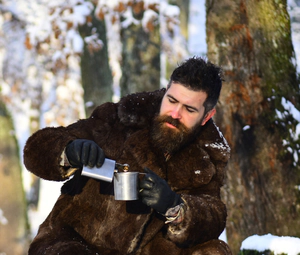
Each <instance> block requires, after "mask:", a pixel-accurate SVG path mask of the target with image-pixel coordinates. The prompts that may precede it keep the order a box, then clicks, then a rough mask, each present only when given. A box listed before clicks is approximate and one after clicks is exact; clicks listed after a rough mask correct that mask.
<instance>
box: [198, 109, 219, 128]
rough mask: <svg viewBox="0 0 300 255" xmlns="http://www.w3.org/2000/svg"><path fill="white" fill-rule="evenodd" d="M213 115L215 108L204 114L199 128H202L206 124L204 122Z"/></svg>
mask: <svg viewBox="0 0 300 255" xmlns="http://www.w3.org/2000/svg"><path fill="white" fill-rule="evenodd" d="M215 113H216V109H215V108H213V109H212V110H210V111H209V112H208V113H206V115H205V117H204V119H203V120H202V123H201V126H204V125H205V124H206V122H207V121H209V120H210V119H211V118H212V117H213V116H214V115H215Z"/></svg>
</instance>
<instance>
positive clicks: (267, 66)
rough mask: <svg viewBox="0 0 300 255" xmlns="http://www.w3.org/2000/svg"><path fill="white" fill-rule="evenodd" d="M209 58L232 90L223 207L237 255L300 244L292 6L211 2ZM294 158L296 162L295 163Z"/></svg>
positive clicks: (224, 116) (226, 114)
mask: <svg viewBox="0 0 300 255" xmlns="http://www.w3.org/2000/svg"><path fill="white" fill-rule="evenodd" d="M206 7H207V45H208V58H209V60H210V61H212V62H213V63H216V64H218V65H221V66H222V68H223V70H224V78H225V82H224V85H223V89H222V92H221V97H220V101H219V104H218V107H217V117H216V119H215V120H216V122H217V124H218V125H219V126H220V128H221V130H222V131H223V132H224V135H225V137H226V139H227V140H228V142H229V144H230V146H231V148H232V154H231V160H230V162H229V165H228V172H227V183H226V185H225V189H224V190H225V192H224V194H223V195H224V199H225V201H226V203H227V207H228V219H227V239H228V242H229V245H230V246H231V247H232V249H233V252H234V254H237V252H238V250H239V248H240V245H241V241H243V240H244V239H245V238H246V237H248V236H250V235H253V234H267V233H272V234H275V235H279V236H280V235H290V236H300V228H299V225H300V207H299V198H300V195H299V189H297V188H296V187H299V183H300V181H299V175H300V171H299V161H298V162H297V160H298V159H297V157H298V158H299V137H295V127H296V125H297V124H299V122H298V121H296V119H294V118H293V116H292V114H291V112H289V111H288V110H286V109H284V107H283V105H282V102H286V100H288V101H289V102H291V103H292V104H294V106H295V107H296V108H298V109H300V105H299V103H300V100H299V99H300V96H299V95H300V92H299V84H298V81H297V75H296V68H295V66H294V64H293V59H294V52H293V46H292V42H291V34H290V21H289V15H288V13H287V10H286V1H283V0H281V1H271V0H262V1H246V0H231V1H229V0H224V1H212V0H211V1H210V0H207V1H206ZM293 154H294V156H295V158H294V157H293Z"/></svg>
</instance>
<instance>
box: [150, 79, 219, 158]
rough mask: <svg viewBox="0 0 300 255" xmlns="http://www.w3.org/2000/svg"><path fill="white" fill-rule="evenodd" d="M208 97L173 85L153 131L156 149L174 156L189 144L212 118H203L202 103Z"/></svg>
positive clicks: (176, 84)
mask: <svg viewBox="0 0 300 255" xmlns="http://www.w3.org/2000/svg"><path fill="white" fill-rule="evenodd" d="M206 98H207V94H206V93H205V92H202V91H193V90H189V89H188V88H186V87H184V86H182V85H180V84H178V83H172V85H171V87H170V88H169V89H168V90H167V91H166V94H165V95H164V97H163V99H162V103H161V107H160V112H159V115H158V116H157V117H156V118H155V120H154V122H153V126H152V129H151V130H152V132H151V137H152V141H154V144H155V145H156V147H157V148H159V149H161V150H162V151H163V152H168V153H173V152H175V151H177V150H178V149H180V148H181V147H182V145H183V144H186V143H187V142H189V141H190V140H191V139H192V138H193V137H194V134H196V132H197V130H198V129H199V127H200V126H201V125H204V124H205V123H206V121H207V120H208V119H210V117H211V116H212V115H213V114H212V115H211V114H210V113H209V114H207V115H206V116H205V118H204V112H205V108H204V106H203V103H204V102H205V100H206ZM213 113H214V111H213Z"/></svg>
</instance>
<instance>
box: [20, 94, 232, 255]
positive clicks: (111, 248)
mask: <svg viewBox="0 0 300 255" xmlns="http://www.w3.org/2000/svg"><path fill="white" fill-rule="evenodd" d="M164 93H165V89H162V90H158V91H155V92H150V93H149V92H143V93H137V94H132V95H129V96H126V97H124V98H122V99H121V101H120V102H119V103H117V104H114V103H106V104H103V105H101V106H99V107H98V108H96V109H95V111H94V112H93V114H92V115H91V117H90V118H88V119H83V120H79V121H78V122H76V123H74V124H72V125H70V126H68V127H57V128H53V127H49V128H45V129H42V130H39V131H38V132H36V133H35V134H33V135H32V136H31V137H30V138H29V139H28V141H27V143H26V146H25V148H24V163H25V165H26V167H27V169H28V170H29V171H31V172H33V173H34V174H36V175H37V176H39V177H41V178H44V179H47V180H54V181H64V180H66V179H68V178H69V176H70V175H71V172H70V169H69V168H68V167H62V166H60V161H61V155H62V152H63V150H64V148H65V147H66V145H67V144H68V143H69V142H70V141H72V140H74V139H77V138H81V139H83V138H84V139H90V140H93V141H95V142H96V143H98V144H99V146H100V147H101V148H102V149H103V150H104V152H105V155H106V157H107V158H111V159H114V160H116V161H117V162H118V163H127V164H129V165H130V170H131V171H140V172H142V171H143V168H144V167H148V168H150V169H151V170H152V171H154V172H156V173H157V174H158V175H159V176H161V177H162V178H165V179H166V180H167V182H168V184H169V185H170V187H171V188H172V189H173V190H174V191H175V192H177V193H179V194H181V197H182V198H183V200H184V201H185V204H186V206H187V210H186V214H185V217H184V221H183V222H182V223H180V224H178V225H174V224H164V220H165V219H164V217H163V216H162V215H159V214H158V213H156V212H155V211H153V210H152V209H150V208H149V207H147V206H146V205H144V204H142V203H141V202H140V201H139V200H137V201H127V202H124V201H115V200H114V197H113V187H112V184H111V183H108V182H103V181H99V180H95V179H90V178H87V177H83V176H81V175H80V171H77V172H76V173H75V176H74V177H73V178H72V179H71V180H69V181H68V182H66V183H65V184H64V186H63V188H62V195H61V196H60V197H59V199H58V201H57V203H56V204H55V206H54V208H53V210H52V212H51V213H50V215H49V216H48V218H47V219H46V220H45V222H44V223H43V224H42V225H41V227H40V229H39V232H38V235H37V236H36V238H35V240H34V241H33V243H32V245H31V248H30V249H31V253H30V254H52V253H51V252H50V251H48V249H50V248H49V247H52V248H51V249H52V250H53V251H54V250H55V248H54V247H57V246H59V249H58V251H59V250H60V251H62V250H63V249H64V248H63V247H65V246H68V245H69V246H70V247H71V246H72V247H74V251H75V253H73V254H76V252H77V254H95V252H98V253H99V254H153V253H154V251H155V254H157V255H158V254H182V253H180V252H182V250H188V249H191V248H190V247H193V246H195V245H199V244H202V243H205V242H207V241H208V240H211V239H217V238H218V236H219V235H220V234H221V232H222V231H223V230H224V227H225V222H226V207H225V205H224V204H223V203H222V202H221V200H220V188H221V186H222V185H223V179H224V168H225V166H226V164H227V161H228V159H229V151H230V150H229V147H228V145H227V143H226V141H225V139H224V138H223V136H222V134H221V133H220V132H219V131H218V128H217V127H216V126H215V124H214V123H213V121H212V120H210V121H208V122H207V123H206V125H205V126H203V128H202V130H201V132H200V135H199V136H198V137H197V139H196V140H195V141H193V142H192V144H190V145H189V146H188V147H185V148H184V149H182V150H181V151H179V152H177V153H176V154H175V155H174V156H172V157H171V159H170V160H168V161H167V162H166V161H165V159H164V157H163V155H161V153H159V152H158V151H157V150H156V149H155V148H154V147H153V145H151V143H150V141H149V125H150V124H151V120H152V119H153V116H154V115H155V114H156V113H157V112H158V111H159V106H160V102H161V99H162V97H163V95H164ZM80 245H81V246H84V247H85V249H86V253H80V252H79V253H78V251H79V250H78V249H81V248H82V247H81V246H80ZM77 246H78V247H77ZM76 247H77V248H76ZM80 247H81V248H80ZM76 249H77V250H76ZM93 252H94V253H93ZM66 254H69V253H66ZM70 254H72V253H70Z"/></svg>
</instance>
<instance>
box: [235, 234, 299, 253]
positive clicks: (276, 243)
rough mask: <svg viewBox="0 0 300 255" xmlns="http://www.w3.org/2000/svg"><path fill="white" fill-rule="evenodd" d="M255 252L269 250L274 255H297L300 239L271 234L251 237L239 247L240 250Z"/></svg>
mask: <svg viewBox="0 0 300 255" xmlns="http://www.w3.org/2000/svg"><path fill="white" fill-rule="evenodd" d="M243 249H244V250H257V251H259V252H263V251H265V250H270V251H273V252H274V255H276V254H281V253H286V254H288V255H297V254H299V253H300V238H296V237H289V236H274V235H271V234H267V235H263V236H259V235H253V236H250V237H248V238H246V239H245V240H244V241H243V243H242V246H241V250H243Z"/></svg>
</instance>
